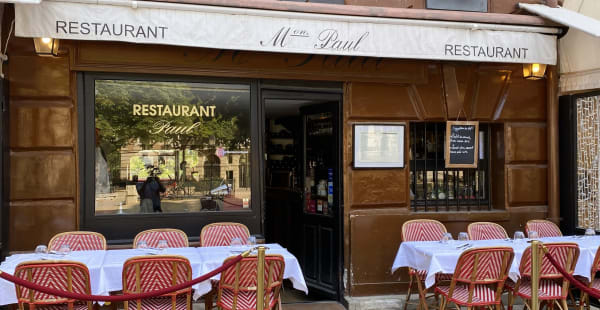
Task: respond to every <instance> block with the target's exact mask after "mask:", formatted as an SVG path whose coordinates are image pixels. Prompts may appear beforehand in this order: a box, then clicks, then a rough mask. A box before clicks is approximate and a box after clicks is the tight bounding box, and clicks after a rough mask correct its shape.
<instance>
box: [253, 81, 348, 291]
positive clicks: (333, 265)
mask: <svg viewBox="0 0 600 310" xmlns="http://www.w3.org/2000/svg"><path fill="white" fill-rule="evenodd" d="M261 97H262V98H261V99H262V100H261V102H262V105H263V108H264V117H265V121H264V122H263V123H264V124H265V128H264V131H263V132H264V137H265V138H264V143H263V144H264V150H265V165H264V167H265V214H266V218H265V235H266V238H267V242H277V243H280V244H281V245H283V246H284V247H286V248H288V249H289V250H290V251H291V252H292V253H293V254H294V255H295V256H296V257H297V258H298V260H299V262H300V264H301V266H302V270H303V272H304V278H305V280H306V282H307V284H308V286H309V293H310V294H311V295H313V296H314V297H319V298H324V299H332V300H339V299H340V298H341V286H340V285H341V283H342V282H341V275H342V265H343V264H342V224H341V223H342V221H341V220H342V214H343V213H342V212H343V207H342V205H343V204H342V202H341V195H340V193H341V189H342V186H341V173H340V172H341V145H340V143H341V130H340V129H339V126H340V121H339V119H340V110H341V108H340V107H341V100H342V98H341V95H340V94H331V93H317V92H301V91H281V90H279V91H263V92H262V95H261Z"/></svg>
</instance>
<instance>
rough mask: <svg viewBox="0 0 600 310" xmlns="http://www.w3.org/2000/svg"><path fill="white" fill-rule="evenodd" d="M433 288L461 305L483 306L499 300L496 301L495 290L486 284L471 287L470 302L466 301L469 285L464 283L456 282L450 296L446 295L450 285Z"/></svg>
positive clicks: (467, 299)
mask: <svg viewBox="0 0 600 310" xmlns="http://www.w3.org/2000/svg"><path fill="white" fill-rule="evenodd" d="M435 290H436V292H438V293H440V294H442V295H444V296H445V297H446V298H448V300H449V301H451V302H454V303H456V304H458V305H461V306H468V307H469V306H483V305H493V304H499V303H500V300H498V301H496V291H495V290H494V289H492V288H490V287H489V286H487V285H476V286H475V288H474V289H473V298H472V299H471V302H470V303H469V302H468V301H469V286H468V285H466V284H456V286H455V287H454V293H453V294H452V298H450V297H449V296H448V295H449V293H450V286H446V285H444V286H438V287H436V289H435Z"/></svg>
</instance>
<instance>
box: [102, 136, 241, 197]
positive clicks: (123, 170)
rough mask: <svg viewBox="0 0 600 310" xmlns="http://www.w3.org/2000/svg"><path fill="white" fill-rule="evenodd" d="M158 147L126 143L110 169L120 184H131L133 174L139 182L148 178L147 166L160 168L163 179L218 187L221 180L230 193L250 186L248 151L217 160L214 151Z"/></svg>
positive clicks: (233, 152)
mask: <svg viewBox="0 0 600 310" xmlns="http://www.w3.org/2000/svg"><path fill="white" fill-rule="evenodd" d="M163 148H164V146H163V145H160V144H156V145H153V146H152V147H151V148H147V149H144V148H143V147H142V144H141V143H137V142H135V143H130V144H128V145H126V146H125V147H123V148H121V150H120V152H119V153H120V166H119V167H111V169H113V170H115V169H116V170H118V171H119V176H120V179H121V180H119V181H120V182H127V181H131V180H132V178H133V176H134V175H137V176H138V177H139V178H140V179H141V180H143V179H144V178H145V177H146V176H147V175H148V169H147V167H149V166H153V167H158V168H159V169H161V174H160V175H159V177H160V178H161V179H163V180H179V181H185V182H190V183H193V182H204V181H206V180H211V184H212V185H218V184H219V182H220V181H221V180H225V181H226V183H227V184H231V186H232V187H233V188H232V190H237V189H241V188H246V189H247V188H249V187H250V166H249V165H250V163H249V161H248V150H236V151H227V150H226V151H225V154H224V156H223V157H222V158H219V157H218V156H217V155H216V154H215V151H214V149H205V150H201V151H197V150H193V149H186V150H185V156H183V153H184V151H180V150H173V149H163Z"/></svg>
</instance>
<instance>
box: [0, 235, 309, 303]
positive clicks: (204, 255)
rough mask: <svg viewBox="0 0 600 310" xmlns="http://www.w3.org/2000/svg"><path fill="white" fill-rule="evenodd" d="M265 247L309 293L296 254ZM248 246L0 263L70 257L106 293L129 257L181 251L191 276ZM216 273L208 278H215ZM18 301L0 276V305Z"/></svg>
mask: <svg viewBox="0 0 600 310" xmlns="http://www.w3.org/2000/svg"><path fill="white" fill-rule="evenodd" d="M265 246H266V247H267V248H268V250H267V251H266V254H267V255H268V254H279V255H281V256H283V258H284V260H285V270H284V273H283V277H284V279H289V280H290V281H291V282H292V284H293V287H294V288H295V289H298V290H301V291H303V292H305V293H308V288H307V286H306V282H305V281H304V277H303V275H302V269H301V268H300V264H299V263H298V260H297V259H296V257H295V256H294V255H293V254H291V253H290V252H288V251H287V250H286V249H285V248H283V247H281V246H280V245H278V244H266V245H265ZM247 248H248V247H241V249H240V247H237V248H233V247H199V248H168V249H164V250H162V251H160V252H159V251H156V250H148V249H126V250H108V251H76V252H75V251H74V252H71V253H70V254H68V255H65V256H60V255H54V254H35V253H31V254H15V255H11V256H9V257H7V259H6V260H5V261H4V262H2V264H0V270H2V272H8V273H10V274H14V271H15V268H16V266H17V265H18V264H19V263H21V262H25V261H32V260H40V259H46V260H71V261H78V262H82V263H84V264H85V265H86V266H87V267H88V269H89V270H90V282H91V283H90V284H91V292H92V294H93V295H105V296H106V295H108V294H109V293H110V292H115V291H121V290H122V289H123V285H122V284H123V283H122V281H123V279H122V272H123V263H125V261H126V260H127V259H129V258H131V257H135V256H142V255H151V254H157V253H158V254H161V255H181V256H184V257H186V258H187V259H188V260H189V261H190V264H191V266H192V278H197V277H199V276H201V275H203V274H205V273H208V272H210V271H212V270H213V269H216V268H218V267H219V266H221V265H222V264H223V261H224V260H225V259H227V258H228V257H230V256H237V255H238V254H239V252H240V250H245V249H247ZM218 279H219V275H217V276H215V277H213V278H211V280H218ZM192 288H193V289H194V299H198V298H200V297H201V296H202V295H204V294H206V293H208V292H210V290H211V289H212V285H211V283H210V280H207V281H204V282H201V283H198V284H196V285H194V286H192ZM15 303H17V298H16V292H15V286H14V285H13V284H12V283H11V282H8V281H6V280H4V279H0V305H8V304H15Z"/></svg>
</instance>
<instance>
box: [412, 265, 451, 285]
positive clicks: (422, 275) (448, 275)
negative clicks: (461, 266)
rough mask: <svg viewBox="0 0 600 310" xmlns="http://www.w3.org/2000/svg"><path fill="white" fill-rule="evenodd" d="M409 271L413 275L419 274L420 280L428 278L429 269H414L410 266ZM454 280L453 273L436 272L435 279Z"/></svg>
mask: <svg viewBox="0 0 600 310" xmlns="http://www.w3.org/2000/svg"><path fill="white" fill-rule="evenodd" d="M408 272H409V274H410V275H413V276H415V275H416V276H417V277H418V278H419V280H420V281H425V279H426V278H427V270H416V269H412V268H409V269H408ZM450 280H452V274H451V273H436V274H435V281H436V282H438V281H450Z"/></svg>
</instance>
